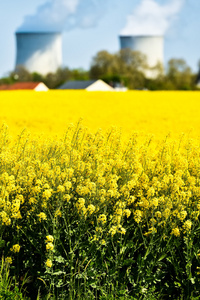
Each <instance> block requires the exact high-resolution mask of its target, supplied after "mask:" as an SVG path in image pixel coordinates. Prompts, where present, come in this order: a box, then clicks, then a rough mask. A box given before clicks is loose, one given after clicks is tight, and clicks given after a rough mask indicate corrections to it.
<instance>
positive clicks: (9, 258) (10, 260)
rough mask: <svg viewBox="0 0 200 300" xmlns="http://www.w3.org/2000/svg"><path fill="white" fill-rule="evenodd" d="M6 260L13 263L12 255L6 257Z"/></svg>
mask: <svg viewBox="0 0 200 300" xmlns="http://www.w3.org/2000/svg"><path fill="white" fill-rule="evenodd" d="M5 262H6V263H8V264H10V265H11V264H12V257H10V256H8V257H6V259H5Z"/></svg>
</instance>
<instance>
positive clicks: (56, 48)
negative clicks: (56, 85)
mask: <svg viewBox="0 0 200 300" xmlns="http://www.w3.org/2000/svg"><path fill="white" fill-rule="evenodd" d="M16 45H17V55H16V68H17V66H23V67H25V68H26V69H27V70H28V71H29V72H30V73H33V72H37V73H39V74H43V75H46V74H47V73H55V72H56V71H57V69H58V68H59V67H61V66H62V39H61V33H60V32H16Z"/></svg>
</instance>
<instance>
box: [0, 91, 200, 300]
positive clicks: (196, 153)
mask: <svg viewBox="0 0 200 300" xmlns="http://www.w3.org/2000/svg"><path fill="white" fill-rule="evenodd" d="M3 95H4V93H3V94H2V96H3ZM14 95H16V97H13V98H15V99H12V98H10V100H9V99H8V98H9V97H11V96H14ZM22 95H23V97H22ZM30 95H31V97H30V98H29V96H30ZM56 95H57V98H56ZM72 95H74V96H72ZM177 95H178V98H176V96H177ZM25 96H26V97H25ZM59 97H60V98H59ZM189 97H191V99H190V98H189ZM6 98H7V99H6ZM22 98H23V99H22ZM172 98H173V99H172ZM198 98H199V94H198V93H181V92H176V93H175V92H170V93H164V92H159V93H148V92H144V93H143V92H142V93H141V92H130V93H127V94H126V93H105V94H104V93H85V92H69V93H64V92H61V93H60V92H58V94H57V93H56V92H50V93H49V94H48V93H39V94H38V93H33V92H32V93H30V92H16V93H11V94H6V93H5V99H6V101H7V102H6V101H5V99H3V101H5V102H4V105H5V107H7V110H5V111H4V109H5V107H4V109H2V110H1V111H0V114H1V115H2V116H3V115H4V119H5V120H6V121H7V122H8V123H10V124H11V125H12V126H16V128H17V129H18V130H19V129H20V127H21V126H22V125H23V126H24V125H28V123H27V122H28V121H27V120H28V118H29V114H30V115H31V116H32V119H30V120H29V121H30V128H28V129H30V131H31V130H32V129H33V127H35V130H33V133H34V134H33V135H32V134H31V133H30V132H29V130H23V131H22V132H21V133H19V134H18V135H15V136H12V137H10V136H9V128H8V126H7V125H5V124H4V125H2V127H1V131H0V170H1V171H0V222H1V227H0V228H1V241H0V247H1V248H0V249H1V254H2V255H3V256H4V257H5V263H7V264H8V265H10V266H12V272H13V274H14V275H15V276H16V278H21V277H23V276H25V274H28V276H30V277H31V283H30V284H29V285H28V288H27V290H28V291H29V293H30V294H31V293H33V290H35V291H38V290H41V291H42V293H43V294H44V295H45V293H47V290H46V287H47V286H48V289H49V290H51V292H52V293H54V294H55V295H57V299H83V298H84V297H86V294H87V297H90V298H91V299H101V297H102V299H104V298H103V297H104V296H105V295H107V296H106V297H108V296H109V297H113V298H109V299H116V298H117V297H121V296H122V295H124V297H125V298H124V299H126V297H127V299H135V298H134V297H135V296H137V297H143V298H141V299H145V297H147V299H150V298H149V297H150V295H151V296H152V295H155V297H161V299H165V298H163V297H165V296H166V295H169V294H170V293H172V294H174V295H175V297H176V298H175V299H182V298H181V297H184V295H186V296H187V297H198V296H199V284H200V280H199V276H200V275H199V268H200V261H199V257H200V242H199V241H200V239H199V232H200V231H199V230H200V226H199V214H200V143H199V138H198V134H197V132H198V126H199V124H198V122H197V121H198V118H197V116H198V112H199V110H200V105H199V103H198V100H199V99H198ZM17 99H19V102H18V101H17ZM42 99H44V102H42ZM120 99H121V100H120ZM186 99H189V100H188V102H186ZM1 101H2V99H1ZM83 101H84V105H81V103H82V102H83ZM95 101H96V102H95ZM115 101H116V102H115ZM120 101H122V102H121V103H119V102H120ZM167 101H169V103H168V102H167ZM24 103H26V105H25V104H24ZM33 103H34V105H33ZM56 103H57V106H56ZM61 103H62V105H61ZM181 103H182V105H181ZM194 104H195V107H193V106H192V105H194ZM8 106H10V107H11V109H10V111H9V110H8ZM17 106H18V111H17V114H16V115H15V114H14V111H15V112H16V110H15V108H16V107H17ZM58 107H59V114H58ZM94 107H95V108H96V110H94ZM100 107H101V109H100ZM167 107H168V109H167ZM170 107H171V110H170ZM54 108H55V109H54ZM24 109H26V112H27V113H24V111H23V110H24ZM22 111H23V112H22ZM38 111H40V115H38V114H37V112H38ZM44 111H45V112H46V113H47V114H46V115H45V116H44ZM92 111H93V115H92ZM18 112H19V115H18ZM50 112H51V115H50ZM80 112H81V113H80ZM89 112H90V114H88V113H89ZM115 112H117V113H116V114H115ZM191 113H193V115H191ZM87 114H88V115H87ZM97 115H98V116H99V118H97ZM119 115H120V116H122V118H121V119H118V117H119ZM42 116H44V120H43V122H42ZM53 116H54V117H53ZM80 116H83V119H84V116H85V117H86V121H87V122H88V123H87V125H88V124H89V125H91V124H92V125H91V130H90V129H88V128H86V127H85V126H83V125H82V123H81V122H78V123H77V124H75V125H73V124H70V125H69V126H68V127H67V125H64V124H66V123H67V121H73V120H75V119H77V118H78V117H80ZM108 116H110V118H108ZM111 116H112V117H111ZM147 116H148V117H147ZM19 120H20V124H19V123H18V122H19ZM32 120H33V121H32ZM104 120H106V121H105V123H104ZM51 122H52V125H51V126H50V124H51ZM101 122H102V125H103V126H101V128H102V127H103V128H104V127H106V126H107V124H108V125H111V123H110V122H112V124H114V125H118V127H112V128H108V127H109V126H108V127H107V129H96V127H98V126H99V124H100V123H101ZM106 122H107V123H106ZM123 124H125V126H124V128H125V129H124V128H123ZM60 126H61V127H62V126H63V128H65V126H66V130H65V131H64V130H63V134H62V135H61V134H60V135H58V133H59V132H60V130H61V127H60ZM50 127H51V128H50ZM120 127H122V129H120ZM192 127H193V131H192V132H191V128H192ZM133 128H134V129H136V130H138V132H136V131H133V130H132V129H133ZM11 129H12V128H11ZM124 130H125V133H126V134H125V137H124V135H123V131H124ZM184 130H185V132H186V134H184V133H182V134H181V131H184ZM39 131H43V132H46V135H44V134H42V135H40V134H38V132H39ZM13 132H14V131H13ZM131 132H132V134H131ZM169 132H171V134H169ZM152 133H154V135H152ZM55 134H57V136H56V137H55ZM128 134H129V137H127V136H128ZM17 276H18V277H17ZM33 294H34V293H33ZM88 295H89V296H88ZM34 297H35V299H36V297H37V295H34ZM81 297H82V298H81ZM95 297H96V298H95ZM131 297H132V298H131ZM33 299H34V298H33ZM105 299H106V298H105ZM156 299H159V298H156ZM185 299H187V298H185ZM188 299H192V298H188Z"/></svg>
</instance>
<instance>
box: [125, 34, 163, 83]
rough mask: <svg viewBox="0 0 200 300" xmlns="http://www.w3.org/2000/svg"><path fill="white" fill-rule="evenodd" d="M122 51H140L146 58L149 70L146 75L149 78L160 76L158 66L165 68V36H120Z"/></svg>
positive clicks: (145, 71)
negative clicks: (127, 49)
mask: <svg viewBox="0 0 200 300" xmlns="http://www.w3.org/2000/svg"><path fill="white" fill-rule="evenodd" d="M120 46H121V49H125V48H129V49H131V50H133V51H138V52H141V53H143V54H144V55H145V56H146V59H147V64H148V67H149V69H145V70H144V73H145V75H146V77H148V78H155V77H157V75H158V70H156V68H155V67H156V66H157V65H158V64H160V65H161V66H162V67H163V66H164V38H163V36H154V35H132V36H124V35H121V36H120Z"/></svg>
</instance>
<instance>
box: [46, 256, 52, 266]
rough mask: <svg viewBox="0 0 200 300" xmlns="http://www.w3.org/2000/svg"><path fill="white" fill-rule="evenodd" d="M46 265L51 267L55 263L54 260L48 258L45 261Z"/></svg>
mask: <svg viewBox="0 0 200 300" xmlns="http://www.w3.org/2000/svg"><path fill="white" fill-rule="evenodd" d="M45 265H46V266H47V267H48V268H51V267H52V265H53V263H52V261H51V260H50V259H49V258H48V259H47V261H46V263H45Z"/></svg>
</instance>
